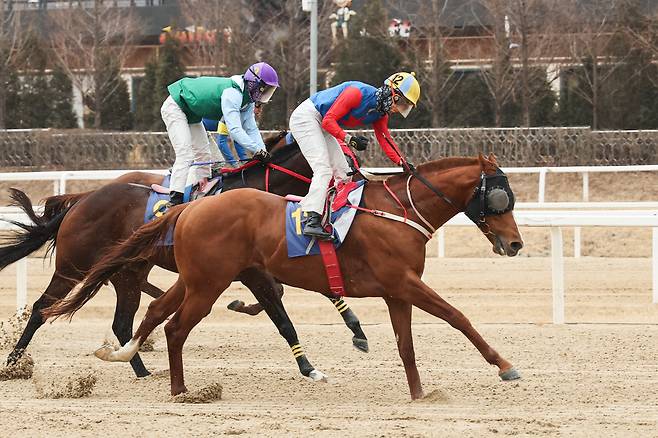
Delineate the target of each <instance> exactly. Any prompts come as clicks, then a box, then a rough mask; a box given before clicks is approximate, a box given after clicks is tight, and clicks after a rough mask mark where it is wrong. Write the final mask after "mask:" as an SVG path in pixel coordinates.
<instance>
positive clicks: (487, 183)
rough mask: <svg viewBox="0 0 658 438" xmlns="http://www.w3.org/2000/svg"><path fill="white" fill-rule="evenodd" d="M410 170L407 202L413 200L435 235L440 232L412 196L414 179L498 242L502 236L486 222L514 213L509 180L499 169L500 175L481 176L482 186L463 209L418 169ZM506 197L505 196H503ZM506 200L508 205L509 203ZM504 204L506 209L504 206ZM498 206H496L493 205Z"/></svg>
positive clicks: (416, 211) (414, 207)
mask: <svg viewBox="0 0 658 438" xmlns="http://www.w3.org/2000/svg"><path fill="white" fill-rule="evenodd" d="M408 167H409V177H408V178H407V198H409V204H410V205H411V208H412V209H413V211H414V213H415V214H416V216H418V218H419V219H420V220H421V221H422V222H423V223H424V224H425V225H426V226H427V227H429V229H430V230H431V232H432V233H434V231H436V228H434V226H432V224H431V223H430V222H429V221H428V220H427V219H425V217H424V216H423V215H422V214H421V213H420V211H418V209H417V208H416V206H415V204H414V201H413V198H412V195H411V179H412V178H416V179H417V180H418V181H419V182H420V183H421V184H423V185H424V186H425V187H427V188H428V189H429V190H430V191H431V192H432V193H434V194H435V195H436V196H437V197H439V198H440V199H442V200H443V201H444V202H445V203H446V204H448V205H450V206H451V207H453V208H454V209H455V210H457V211H458V212H464V214H466V216H467V217H468V218H469V219H470V220H471V221H473V223H474V224H475V225H477V227H478V228H479V229H480V230H481V231H482V233H483V234H484V235H485V236H492V237H493V238H494V239H498V235H496V233H494V232H493V231H491V228H490V227H489V224H488V223H487V221H486V217H487V216H496V215H500V214H503V213H506V212H508V211H511V210H512V209H513V208H514V193H513V192H512V189H511V188H510V186H509V182H508V181H507V176H506V175H505V173H504V172H503V171H502V170H500V168H498V167H496V173H495V174H493V175H487V174H486V173H484V171H483V172H481V173H480V182H479V184H478V185H477V186H476V187H475V189H474V190H473V195H472V196H471V198H470V200H469V201H468V202H467V203H466V207H465V208H459V207H457V206H456V205H455V203H454V202H453V201H452V200H451V199H450V198H449V197H448V196H447V195H446V194H445V193H443V192H442V191H441V190H439V189H438V188H437V187H435V186H434V185H433V184H432V183H431V182H429V181H428V180H427V179H426V178H425V177H424V176H423V175H421V174H420V173H418V171H417V170H416V168H415V167H413V166H412V165H410V164H408ZM492 193H495V194H496V196H497V197H498V198H499V199H498V200H494V201H492V200H491V198H492V196H491V195H492ZM503 193H504V195H503ZM505 200H506V201H505ZM503 203H504V204H505V205H503ZM493 204H496V205H493Z"/></svg>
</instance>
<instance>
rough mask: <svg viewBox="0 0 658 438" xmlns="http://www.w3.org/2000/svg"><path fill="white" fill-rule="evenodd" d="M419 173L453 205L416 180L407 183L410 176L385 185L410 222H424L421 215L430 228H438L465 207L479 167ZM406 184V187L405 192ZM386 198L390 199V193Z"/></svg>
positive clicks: (427, 170) (458, 167)
mask: <svg viewBox="0 0 658 438" xmlns="http://www.w3.org/2000/svg"><path fill="white" fill-rule="evenodd" d="M419 173H420V174H421V175H422V176H423V177H424V178H425V179H426V180H427V181H428V182H429V183H430V184H431V185H432V186H434V187H435V188H436V189H438V190H439V191H441V192H442V193H443V194H444V195H445V196H446V197H447V198H448V199H449V200H450V201H451V202H452V204H453V205H450V204H449V203H448V202H447V201H445V200H444V199H442V198H440V197H439V196H438V195H437V194H436V193H434V192H433V191H431V190H430V189H429V188H428V187H426V186H425V185H424V184H423V183H422V182H421V181H419V180H418V179H417V178H415V177H412V178H411V180H410V181H408V180H409V175H399V176H396V177H393V178H390V179H389V182H388V184H389V186H390V188H391V191H392V192H393V193H395V195H396V196H397V197H398V199H399V200H400V202H401V203H402V205H403V207H404V208H405V209H406V210H407V214H409V216H410V217H411V219H412V220H414V221H416V222H419V223H422V222H424V221H423V220H422V219H421V217H420V216H419V214H420V215H422V217H423V218H425V219H426V220H427V221H428V222H429V223H430V224H431V225H432V228H434V229H438V228H439V227H440V226H442V225H443V224H445V223H446V222H448V221H449V220H450V219H451V218H452V217H453V216H455V215H456V214H457V213H459V212H460V211H462V210H463V209H464V208H465V206H466V203H467V202H468V200H469V199H470V197H471V195H472V191H473V188H474V187H475V185H476V184H477V180H478V177H479V174H480V170H479V165H476V164H472V165H466V166H456V167H451V168H440V169H436V170H432V169H431V168H429V169H427V168H426V169H421V170H419ZM407 184H409V185H408V190H407ZM382 189H383V188H382ZM388 197H389V198H390V197H391V196H390V194H388ZM410 197H411V199H410ZM412 202H413V206H412ZM417 213H419V214H417Z"/></svg>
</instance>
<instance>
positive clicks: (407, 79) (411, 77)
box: [384, 72, 420, 106]
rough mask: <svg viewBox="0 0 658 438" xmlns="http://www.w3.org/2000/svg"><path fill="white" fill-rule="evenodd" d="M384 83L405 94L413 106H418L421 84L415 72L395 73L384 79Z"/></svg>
mask: <svg viewBox="0 0 658 438" xmlns="http://www.w3.org/2000/svg"><path fill="white" fill-rule="evenodd" d="M384 84H385V85H388V86H389V87H391V88H393V90H394V91H397V92H398V93H400V94H401V95H402V96H404V98H405V99H407V100H408V101H409V102H411V104H412V105H413V106H416V104H417V103H418V99H420V84H419V83H418V80H417V79H416V74H415V73H413V72H412V73H407V72H399V73H394V74H392V75H391V76H389V77H388V78H387V79H386V80H385V81H384Z"/></svg>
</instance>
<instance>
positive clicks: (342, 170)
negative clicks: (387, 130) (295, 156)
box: [290, 99, 350, 214]
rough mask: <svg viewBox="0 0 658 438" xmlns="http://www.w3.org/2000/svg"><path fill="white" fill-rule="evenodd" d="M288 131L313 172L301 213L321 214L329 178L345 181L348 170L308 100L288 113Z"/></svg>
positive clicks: (336, 142) (331, 136) (331, 137)
mask: <svg viewBox="0 0 658 438" xmlns="http://www.w3.org/2000/svg"><path fill="white" fill-rule="evenodd" d="M290 132H292V135H293V136H294V137H295V140H297V143H298V144H299V149H300V150H301V151H302V154H303V155H304V157H305V158H306V161H308V164H309V165H310V166H311V170H313V178H312V180H311V187H310V188H309V190H308V194H307V195H306V196H305V197H304V199H303V200H302V202H301V206H302V211H314V212H316V213H319V214H322V213H323V211H324V204H325V200H326V198H327V189H328V188H329V182H330V181H331V177H332V176H333V178H334V181H335V182H336V183H338V182H339V181H346V180H347V179H348V176H347V173H348V172H349V171H350V167H349V165H348V164H347V160H346V159H345V155H343V150H342V149H341V148H340V145H339V144H338V141H337V140H336V139H335V138H334V136H333V135H331V134H329V133H328V132H327V131H325V130H324V129H322V115H320V113H319V112H318V110H317V109H315V105H313V102H311V100H310V99H306V100H305V101H304V102H302V103H301V104H300V105H299V106H298V107H297V108H296V109H295V111H293V112H292V115H291V116H290Z"/></svg>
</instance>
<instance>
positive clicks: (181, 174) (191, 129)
mask: <svg viewBox="0 0 658 438" xmlns="http://www.w3.org/2000/svg"><path fill="white" fill-rule="evenodd" d="M160 114H161V115H162V120H163V121H164V123H165V125H166V126H167V134H169V140H171V144H172V146H173V147H174V152H175V153H176V161H174V166H173V167H172V169H171V183H170V185H169V190H170V191H172V192H180V193H183V192H184V191H185V185H186V184H187V181H188V174H189V176H190V180H191V183H192V184H194V183H196V182H197V181H199V180H201V179H203V178H208V177H210V166H209V165H208V166H194V168H193V169H192V171H191V172H190V167H192V163H194V162H199V161H210V158H211V152H210V141H209V140H208V134H207V133H206V129H205V128H204V127H203V123H192V124H190V123H188V122H187V116H186V115H185V113H184V112H183V110H182V109H181V108H180V107H179V106H178V104H177V103H176V101H174V99H172V97H171V96H169V97H167V99H166V100H165V101H164V103H163V104H162V108H160Z"/></svg>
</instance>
